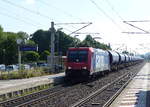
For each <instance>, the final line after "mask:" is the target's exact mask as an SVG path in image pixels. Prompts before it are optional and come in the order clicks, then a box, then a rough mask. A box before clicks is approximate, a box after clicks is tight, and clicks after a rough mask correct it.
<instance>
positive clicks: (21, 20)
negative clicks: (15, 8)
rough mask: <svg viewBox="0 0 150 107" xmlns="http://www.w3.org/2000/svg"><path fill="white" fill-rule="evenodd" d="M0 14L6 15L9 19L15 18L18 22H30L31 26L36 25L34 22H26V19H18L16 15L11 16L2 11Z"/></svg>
mask: <svg viewBox="0 0 150 107" xmlns="http://www.w3.org/2000/svg"><path fill="white" fill-rule="evenodd" d="M0 15H3V16H6V17H8V18H11V19H15V20H17V21H20V22H23V23H25V24H30V25H31V26H33V27H38V26H37V25H36V24H33V23H30V22H28V21H26V20H23V19H20V18H18V17H17V16H12V15H9V14H7V13H3V12H0Z"/></svg>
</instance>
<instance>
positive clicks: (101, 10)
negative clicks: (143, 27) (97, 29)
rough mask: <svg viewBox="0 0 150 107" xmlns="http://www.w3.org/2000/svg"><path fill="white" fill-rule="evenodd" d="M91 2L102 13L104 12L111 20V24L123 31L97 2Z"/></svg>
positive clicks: (91, 0)
mask: <svg viewBox="0 0 150 107" xmlns="http://www.w3.org/2000/svg"><path fill="white" fill-rule="evenodd" d="M90 2H91V3H92V4H94V5H95V7H96V8H97V9H98V10H99V11H100V12H102V13H103V14H104V15H105V16H106V17H107V18H108V19H109V20H111V22H112V23H113V24H114V25H115V26H116V27H117V28H118V29H120V30H122V29H121V27H120V25H118V24H117V23H116V22H115V20H114V19H113V18H111V17H110V16H109V15H108V14H107V13H106V12H105V11H104V10H103V9H102V8H101V7H100V6H99V5H98V4H97V3H96V2H95V1H93V0H90Z"/></svg>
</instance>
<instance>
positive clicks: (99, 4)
mask: <svg viewBox="0 0 150 107" xmlns="http://www.w3.org/2000/svg"><path fill="white" fill-rule="evenodd" d="M0 4H1V5H0V25H1V26H2V27H3V28H4V31H12V32H18V31H25V32H27V33H28V34H32V33H34V32H35V31H36V30H37V29H44V30H48V29H49V27H50V23H51V21H54V22H55V23H67V22H75V23H76V22H77V23H78V22H92V23H93V24H92V25H90V26H89V27H87V28H85V29H84V30H82V31H80V32H90V33H91V32H93V33H100V35H92V36H93V37H95V36H100V37H102V39H101V40H98V41H100V42H104V43H110V44H111V45H112V48H113V49H116V48H118V47H121V48H122V49H124V48H126V47H127V49H128V51H132V52H133V51H137V53H145V52H148V51H150V49H149V48H148V47H147V49H146V48H143V47H144V46H147V44H149V43H150V42H149V39H150V37H149V35H131V34H125V33H122V32H128V31H139V30H137V29H135V28H133V27H131V26H129V25H127V24H125V23H123V21H124V20H125V21H128V20H149V19H150V13H149V10H150V6H149V4H150V1H149V0H0ZM149 23H150V22H142V23H141V22H140V23H139V22H138V23H132V24H134V25H136V26H138V27H141V28H143V29H145V30H148V31H149V30H150V29H149V27H150V26H149ZM82 26H83V25H61V26H55V28H56V29H58V28H60V27H62V28H63V31H64V32H65V33H67V34H69V33H71V31H75V30H76V29H78V28H80V27H82ZM71 36H74V35H71ZM84 37H85V35H79V36H78V38H80V39H81V40H83V39H84ZM139 44H142V45H139ZM142 46H143V47H142ZM119 51H121V50H119Z"/></svg>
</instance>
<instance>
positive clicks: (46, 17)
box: [1, 0, 71, 32]
mask: <svg viewBox="0 0 150 107" xmlns="http://www.w3.org/2000/svg"><path fill="white" fill-rule="evenodd" d="M1 1H3V2H5V3H7V4H10V5H12V6H14V7H17V8H20V9H23V10H25V11H27V12H29V13H32V14H35V15H39V16H41V17H43V18H45V19H48V20H53V19H52V18H50V17H49V16H47V15H45V14H42V13H40V12H37V11H34V10H31V9H28V8H25V7H23V6H20V5H18V4H15V3H13V2H11V1H9V0H1ZM9 16H10V15H9ZM17 19H18V18H17ZM64 29H66V30H67V31H69V32H71V31H70V30H68V29H67V28H64Z"/></svg>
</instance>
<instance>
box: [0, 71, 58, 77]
mask: <svg viewBox="0 0 150 107" xmlns="http://www.w3.org/2000/svg"><path fill="white" fill-rule="evenodd" d="M57 73H58V72H57ZM51 74H54V72H50V70H49V68H34V69H31V70H21V71H9V72H8V71H3V72H2V71H1V72H0V80H9V79H23V78H30V77H38V76H44V75H51Z"/></svg>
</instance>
